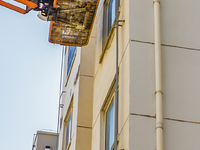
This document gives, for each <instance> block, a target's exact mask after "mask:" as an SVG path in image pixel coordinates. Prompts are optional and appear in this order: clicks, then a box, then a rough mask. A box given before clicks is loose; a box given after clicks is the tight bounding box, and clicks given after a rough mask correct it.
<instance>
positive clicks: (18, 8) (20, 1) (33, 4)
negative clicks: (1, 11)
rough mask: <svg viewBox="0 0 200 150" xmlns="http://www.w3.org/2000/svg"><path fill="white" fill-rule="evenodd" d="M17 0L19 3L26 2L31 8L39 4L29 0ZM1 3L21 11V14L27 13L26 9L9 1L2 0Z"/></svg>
mask: <svg viewBox="0 0 200 150" xmlns="http://www.w3.org/2000/svg"><path fill="white" fill-rule="evenodd" d="M15 1H17V2H19V3H22V4H25V5H26V6H28V7H31V8H36V7H37V5H36V4H35V3H33V2H30V1H27V0H15ZM0 5H1V6H4V7H7V8H9V9H11V10H14V11H16V12H19V13H21V14H26V13H27V12H26V10H25V9H22V8H20V7H18V6H15V5H12V4H10V3H7V2H5V1H3V0H0Z"/></svg>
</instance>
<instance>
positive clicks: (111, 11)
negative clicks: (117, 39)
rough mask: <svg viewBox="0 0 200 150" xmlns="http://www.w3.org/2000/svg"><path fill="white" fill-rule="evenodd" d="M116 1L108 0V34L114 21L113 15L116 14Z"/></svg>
mask: <svg viewBox="0 0 200 150" xmlns="http://www.w3.org/2000/svg"><path fill="white" fill-rule="evenodd" d="M115 5H116V0H110V2H109V5H108V33H107V34H109V32H110V29H111V27H112V25H113V23H114V21H115V14H116V9H115Z"/></svg>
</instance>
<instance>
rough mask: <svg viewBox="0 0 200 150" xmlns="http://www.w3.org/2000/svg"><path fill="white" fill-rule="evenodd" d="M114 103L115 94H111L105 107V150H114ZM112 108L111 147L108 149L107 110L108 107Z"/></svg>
mask: <svg viewBox="0 0 200 150" xmlns="http://www.w3.org/2000/svg"><path fill="white" fill-rule="evenodd" d="M114 102H115V93H113V94H112V97H111V99H110V102H109V105H108V106H107V109H106V111H105V150H114V143H115V141H114V132H115V129H114V128H115V120H114V118H115V114H114V112H115V104H114ZM111 106H112V107H113V108H112V109H113V112H112V113H113V115H112V117H113V129H112V130H113V143H112V146H111V147H109V142H110V135H109V132H110V129H109V131H108V126H109V125H108V111H109V109H110V107H111ZM109 124H110V122H109ZM109 127H111V126H109Z"/></svg>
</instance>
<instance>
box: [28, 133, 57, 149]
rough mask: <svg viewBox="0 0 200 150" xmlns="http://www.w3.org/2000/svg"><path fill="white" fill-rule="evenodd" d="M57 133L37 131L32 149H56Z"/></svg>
mask: <svg viewBox="0 0 200 150" xmlns="http://www.w3.org/2000/svg"><path fill="white" fill-rule="evenodd" d="M56 138H57V133H55V132H50V131H42V130H41V131H37V134H34V139H33V146H32V150H56Z"/></svg>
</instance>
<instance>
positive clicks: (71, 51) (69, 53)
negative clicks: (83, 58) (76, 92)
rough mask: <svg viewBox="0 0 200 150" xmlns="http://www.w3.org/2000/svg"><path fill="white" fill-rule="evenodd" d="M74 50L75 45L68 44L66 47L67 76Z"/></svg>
mask: <svg viewBox="0 0 200 150" xmlns="http://www.w3.org/2000/svg"><path fill="white" fill-rule="evenodd" d="M75 52H76V46H69V49H68V62H67V76H68V74H69V72H70V70H71V66H72V62H73V60H74V56H75Z"/></svg>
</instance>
